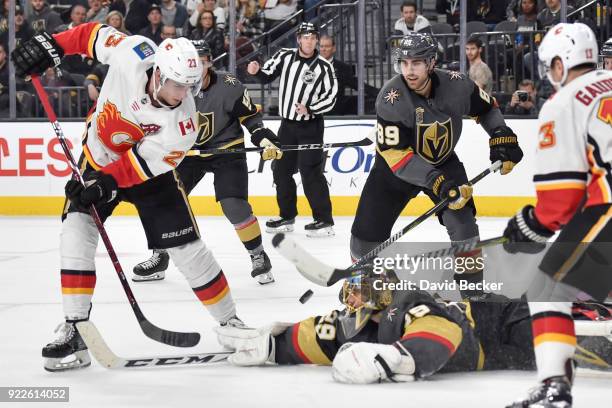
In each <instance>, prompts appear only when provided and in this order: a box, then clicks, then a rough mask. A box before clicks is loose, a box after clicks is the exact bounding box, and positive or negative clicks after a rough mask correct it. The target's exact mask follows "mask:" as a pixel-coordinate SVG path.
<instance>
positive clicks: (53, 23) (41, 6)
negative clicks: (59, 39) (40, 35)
mask: <svg viewBox="0 0 612 408" xmlns="http://www.w3.org/2000/svg"><path fill="white" fill-rule="evenodd" d="M30 4H31V5H32V13H30V17H29V20H30V24H31V26H32V29H33V30H34V31H35V32H41V31H47V32H49V33H54V32H55V30H56V28H57V27H59V26H60V25H62V19H61V18H60V15H59V14H57V13H56V12H55V11H53V10H51V8H50V7H49V5H48V4H47V2H46V0H31V1H30Z"/></svg>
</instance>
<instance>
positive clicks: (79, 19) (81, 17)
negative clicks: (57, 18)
mask: <svg viewBox="0 0 612 408" xmlns="http://www.w3.org/2000/svg"><path fill="white" fill-rule="evenodd" d="M86 18H87V9H86V8H85V6H83V5H81V4H75V5H74V6H72V7H71V8H70V23H68V24H62V25H61V26H59V27H57V29H56V31H57V32H61V31H66V30H70V29H71V28H74V27H76V26H78V25H80V24H83V23H84V22H85V19H86Z"/></svg>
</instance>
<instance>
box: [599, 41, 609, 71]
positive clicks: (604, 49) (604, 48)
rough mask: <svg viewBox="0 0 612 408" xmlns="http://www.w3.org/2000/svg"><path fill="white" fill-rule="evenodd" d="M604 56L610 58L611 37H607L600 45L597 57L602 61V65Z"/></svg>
mask: <svg viewBox="0 0 612 408" xmlns="http://www.w3.org/2000/svg"><path fill="white" fill-rule="evenodd" d="M606 58H612V38H609V39H608V41H606V42H605V43H604V44H603V45H602V46H601V51H600V52H599V59H600V62H601V63H602V66H603V62H604V59H606Z"/></svg>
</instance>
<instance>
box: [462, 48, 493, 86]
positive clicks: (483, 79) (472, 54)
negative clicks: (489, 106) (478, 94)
mask: <svg viewBox="0 0 612 408" xmlns="http://www.w3.org/2000/svg"><path fill="white" fill-rule="evenodd" d="M483 50H484V46H483V44H482V40H481V39H480V38H478V37H472V38H470V39H469V40H468V41H467V42H466V44H465V56H466V57H467V59H468V63H469V65H470V69H469V77H470V79H471V80H472V81H474V82H475V83H476V85H478V86H479V87H480V88H482V89H484V90H485V92H486V93H488V94H491V91H492V90H493V73H492V72H491V69H490V68H489V67H488V66H487V64H485V62H484V61H483V60H482V58H481V54H482V52H483Z"/></svg>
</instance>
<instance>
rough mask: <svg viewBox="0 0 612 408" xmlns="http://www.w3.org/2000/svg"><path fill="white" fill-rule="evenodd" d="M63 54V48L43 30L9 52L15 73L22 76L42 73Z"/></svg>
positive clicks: (58, 62)
mask: <svg viewBox="0 0 612 408" xmlns="http://www.w3.org/2000/svg"><path fill="white" fill-rule="evenodd" d="M63 56H64V50H62V48H61V47H60V46H59V45H58V44H57V42H56V41H55V39H54V38H53V37H52V36H51V34H49V33H46V32H44V31H43V32H41V33H40V34H37V35H35V36H34V37H32V38H31V39H30V40H28V41H26V42H24V43H23V44H21V45H19V46H18V47H17V48H15V50H14V51H13V52H12V53H11V58H12V59H13V64H15V73H16V74H17V76H19V77H22V78H23V77H26V76H27V75H32V74H42V73H43V72H44V71H45V70H46V69H47V68H49V67H56V66H58V65H59V64H60V62H61V60H62V57H63Z"/></svg>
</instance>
